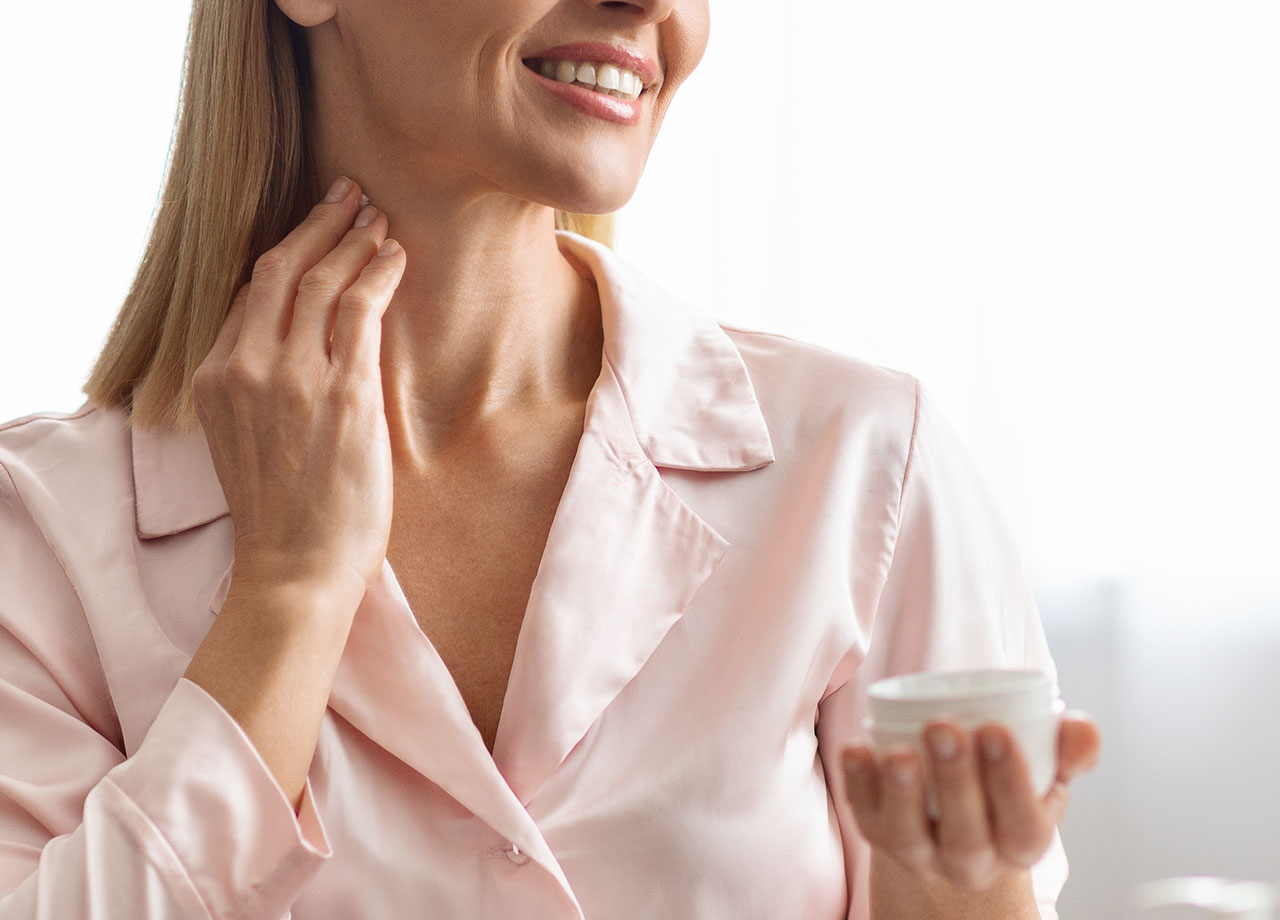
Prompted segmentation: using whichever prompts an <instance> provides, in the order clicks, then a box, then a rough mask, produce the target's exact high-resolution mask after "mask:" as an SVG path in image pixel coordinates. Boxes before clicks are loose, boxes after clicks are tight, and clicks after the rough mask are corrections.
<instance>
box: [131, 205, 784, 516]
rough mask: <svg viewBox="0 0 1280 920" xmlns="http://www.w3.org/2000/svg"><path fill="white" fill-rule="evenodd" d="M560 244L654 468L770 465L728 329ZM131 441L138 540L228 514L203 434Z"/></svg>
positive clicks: (615, 260) (580, 245) (637, 275)
mask: <svg viewBox="0 0 1280 920" xmlns="http://www.w3.org/2000/svg"><path fill="white" fill-rule="evenodd" d="M556 238H557V242H558V243H559V245H560V248H561V251H562V252H563V253H564V254H565V255H566V257H567V258H569V260H570V261H571V262H573V263H574V264H575V265H577V266H579V270H580V271H586V272H590V274H591V275H592V276H593V277H594V278H595V282H596V286H597V288H598V290H599V293H600V306H601V321H602V325H603V331H604V358H605V360H606V361H608V362H609V364H610V366H611V367H612V368H613V372H614V376H615V377H616V379H617V383H618V386H619V388H620V389H621V391H622V397H623V401H624V402H625V404H626V407H627V412H628V414H629V416H630V420H631V425H632V427H633V429H634V431H635V440H636V443H638V444H639V445H640V448H641V450H642V451H643V452H644V454H645V455H646V456H647V458H648V459H649V461H650V462H651V463H652V464H653V465H654V466H656V467H668V468H674V469H682V470H702V471H708V472H710V471H734V470H753V469H758V468H759V467H762V466H765V465H766V464H768V463H772V462H773V459H774V456H773V444H772V442H771V441H770V438H769V431H768V428H767V427H766V425H765V421H764V416H763V414H762V413H761V410H760V403H759V401H758V400H757V398H756V393H755V389H754V387H753V386H752V384H751V379H750V377H749V376H748V374H747V368H746V365H745V364H744V363H743V360H742V356H741V355H740V354H739V353H738V349H737V346H735V345H734V344H733V341H732V340H731V339H730V338H729V336H728V334H727V333H726V332H725V331H724V329H723V328H721V327H720V325H719V324H718V323H717V322H716V321H715V320H714V319H713V318H712V317H711V316H710V315H709V314H708V313H706V312H704V311H703V310H700V309H698V308H696V307H694V306H692V305H690V304H689V303H687V302H685V301H684V300H682V299H681V298H679V297H677V296H676V295H674V294H673V293H671V292H670V291H668V290H666V289H665V288H663V287H661V286H659V285H658V284H656V283H655V282H654V281H652V280H651V279H650V278H648V277H647V276H646V275H644V274H643V273H642V272H640V271H639V270H638V269H636V268H635V267H634V266H632V265H630V264H628V263H627V262H625V261H624V260H623V259H622V258H621V257H619V256H618V254H617V253H615V252H614V251H613V250H612V249H610V248H609V247H607V246H605V245H603V244H602V243H598V242H596V241H594V240H591V239H588V238H587V237H584V236H581V235H579V234H576V233H572V232H570V231H567V230H557V231H556ZM131 440H132V452H133V483H134V495H135V502H136V513H137V531H138V536H139V537H142V538H144V539H146V538H150V537H162V536H167V535H169V534H174V533H178V532H180V531H183V530H187V529H189V528H191V527H196V526H198V525H200V524H205V523H208V522H209V521H212V520H215V519H217V518H219V517H222V516H223V515H225V514H227V513H228V510H227V503H226V499H225V497H224V496H223V492H222V486H221V484H220V483H219V481H218V477H217V474H216V472H215V470H214V467H213V461H212V459H211V458H210V455H209V448H208V445H207V443H206V441H205V437H204V433H203V432H202V431H201V430H200V429H198V428H197V429H196V430H194V431H192V432H186V433H184V432H178V431H174V430H172V429H166V428H133V429H131Z"/></svg>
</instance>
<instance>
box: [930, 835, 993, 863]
mask: <svg viewBox="0 0 1280 920" xmlns="http://www.w3.org/2000/svg"><path fill="white" fill-rule="evenodd" d="M990 852H991V847H990V845H989V844H987V843H986V842H984V841H981V840H976V839H973V838H963V839H960V840H947V841H943V842H942V844H941V846H940V847H939V849H938V854H939V858H940V859H942V861H943V862H945V863H946V864H947V865H949V866H952V867H973V866H980V865H982V864H983V863H984V862H986V861H987V859H988V858H989V856H990Z"/></svg>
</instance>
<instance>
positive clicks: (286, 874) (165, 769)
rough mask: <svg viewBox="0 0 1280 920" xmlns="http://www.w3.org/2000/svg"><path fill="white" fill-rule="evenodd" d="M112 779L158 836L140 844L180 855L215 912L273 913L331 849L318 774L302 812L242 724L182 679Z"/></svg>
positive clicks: (283, 906)
mask: <svg viewBox="0 0 1280 920" xmlns="http://www.w3.org/2000/svg"><path fill="white" fill-rule="evenodd" d="M108 776H109V777H110V778H111V780H112V782H113V783H114V784H115V785H116V786H117V787H118V788H119V789H120V791H122V792H123V793H124V794H125V796H127V797H128V798H129V799H130V800H131V801H132V803H133V804H134V805H135V806H136V807H137V808H138V810H139V811H141V812H142V814H144V815H145V816H146V817H147V819H148V822H147V824H148V826H149V828H150V831H151V834H152V835H155V836H158V837H159V838H160V839H154V837H153V839H144V840H142V841H141V843H142V845H143V846H144V847H147V846H159V847H162V848H163V849H166V850H168V851H169V852H171V853H172V854H173V855H174V856H176V857H177V859H178V861H179V862H180V863H181V865H182V867H183V869H184V870H185V872H186V874H187V876H188V877H189V878H190V879H191V882H192V884H193V885H194V887H195V888H196V890H197V891H198V892H199V895H200V897H201V899H202V900H203V901H204V902H205V904H206V905H208V907H209V909H210V912H211V913H212V914H213V916H215V917H218V916H231V915H236V916H239V915H241V914H243V916H245V917H257V916H262V917H264V918H270V920H274V918H277V917H279V916H280V915H282V914H284V913H286V912H287V911H288V910H289V907H290V905H291V904H292V903H293V901H294V900H296V899H297V897H298V895H299V894H300V893H301V891H302V887H303V886H304V885H305V884H306V882H307V881H308V880H309V879H310V878H311V877H312V875H314V874H315V872H316V870H318V869H319V868H320V866H321V865H322V864H323V863H324V861H325V860H327V859H328V858H329V857H330V856H332V855H333V851H332V849H331V848H330V846H329V839H328V836H327V834H326V833H325V829H324V823H323V821H322V820H321V818H320V814H319V812H318V811H317V810H316V807H315V800H314V798H313V797H312V791H311V780H310V779H309V778H308V779H307V781H306V784H305V786H304V787H303V792H302V799H301V802H300V803H299V808H298V812H297V814H295V813H294V810H293V805H292V804H291V803H290V802H289V800H288V798H287V797H286V796H285V794H284V791H283V790H282V789H281V788H280V786H279V784H278V783H277V782H276V780H275V777H274V776H273V775H272V774H271V771H270V769H269V768H268V767H267V765H266V762H265V761H264V760H263V759H262V756H261V755H260V754H259V753H258V751H257V749H256V748H255V747H254V746H253V742H252V741H250V740H249V736H248V735H246V734H245V733H244V730H243V729H242V728H241V727H240V725H239V723H237V722H236V721H235V719H233V718H232V717H231V715H230V714H229V713H228V712H227V711H226V710H225V709H224V708H223V707H222V705H221V704H219V703H218V701H217V700H215V699H214V698H213V697H212V696H210V695H209V694H208V693H207V692H206V691H205V690H204V688H203V687H201V686H200V685H199V684H196V683H194V682H192V681H190V680H188V679H187V678H185V677H184V678H181V679H179V681H178V684H177V686H176V687H175V688H174V690H173V693H172V694H170V696H169V698H168V699H167V700H166V701H165V704H164V706H162V707H161V709H160V712H159V713H158V714H157V715H156V719H155V721H154V722H153V723H152V725H151V728H150V729H149V730H148V732H147V735H146V737H145V738H144V739H143V742H142V744H141V746H140V747H139V748H138V750H137V751H136V752H135V753H134V755H133V756H132V757H130V758H129V759H128V760H126V761H125V762H124V763H122V764H120V765H119V766H117V767H115V768H114V769H113V770H111V772H110V773H109V774H108ZM135 826H136V822H135ZM142 833H143V835H144V836H151V835H148V834H146V832H145V831H144V832H142Z"/></svg>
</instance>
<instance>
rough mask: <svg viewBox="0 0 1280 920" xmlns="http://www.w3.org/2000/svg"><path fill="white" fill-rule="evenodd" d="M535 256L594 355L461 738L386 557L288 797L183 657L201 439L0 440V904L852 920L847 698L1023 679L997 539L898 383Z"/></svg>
mask: <svg viewBox="0 0 1280 920" xmlns="http://www.w3.org/2000/svg"><path fill="white" fill-rule="evenodd" d="M557 240H558V243H559V245H560V248H561V251H562V252H563V253H564V255H565V257H566V258H567V259H568V260H569V261H570V262H571V263H572V264H574V266H575V267H576V268H577V269H578V270H579V271H580V272H582V273H584V275H586V276H588V277H591V278H593V279H594V280H595V282H596V285H597V287H598V290H599V293H600V301H601V311H602V314H601V316H602V321H603V327H604V334H605V344H604V353H603V355H602V362H601V369H600V374H599V377H598V379H597V380H596V382H595V385H594V388H593V389H592V391H591V395H590V397H589V400H588V403H587V408H586V418H585V428H584V431H583V434H582V438H581V440H580V442H579V444H578V448H577V453H576V455H575V458H574V461H573V466H572V470H571V472H570V475H569V480H568V483H567V485H566V487H565V490H564V493H563V495H562V497H561V500H560V504H559V506H558V508H557V511H556V514H555V519H554V522H553V524H552V527H551V531H550V535H549V537H548V540H547V545H546V548H545V551H544V553H543V556H542V559H541V562H540V565H539V568H538V571H537V576H536V578H535V580H534V582H533V588H532V591H531V594H530V597H529V602H528V606H527V609H526V612H525V618H524V621H523V624H522V627H521V630H520V635H519V641H518V644H517V648H516V652H515V660H514V664H513V666H512V670H511V676H510V683H509V685H508V687H507V690H506V695H505V700H504V705H503V709H502V716H501V721H500V723H499V725H498V730H497V740H496V744H495V747H494V750H493V754H492V756H491V755H490V754H489V751H488V750H487V748H486V747H485V744H484V741H483V739H482V738H481V735H480V733H479V731H478V730H477V729H476V727H475V725H474V723H473V722H472V721H471V718H470V715H469V713H468V711H467V708H466V705H465V703H464V702H463V699H462V697H461V695H460V694H459V692H458V690H457V686H456V685H455V683H454V681H453V679H452V677H451V676H450V674H449V672H448V669H447V668H446V667H445V665H444V663H443V662H442V660H441V658H440V656H439V655H438V654H437V653H436V650H435V648H434V647H433V645H432V644H431V641H430V639H429V638H428V637H427V636H425V635H424V634H423V632H422V630H421V629H420V628H419V626H418V624H417V621H416V620H415V618H414V615H413V613H412V611H411V610H410V609H409V607H408V605H407V603H406V601H405V598H404V594H403V592H402V591H401V589H400V587H399V584H398V582H397V579H396V573H395V572H394V571H393V570H392V568H391V566H390V564H389V563H386V562H384V563H383V567H382V571H381V574H380V575H379V577H378V579H377V581H376V582H375V583H374V585H373V586H372V588H371V589H370V590H369V592H368V593H367V594H366V596H365V598H364V600H363V602H362V603H361V605H360V607H359V609H358V611H357V612H356V615H355V619H354V621H353V624H352V628H351V632H350V636H349V639H348V641H347V645H346V647H345V650H344V652H343V655H342V659H341V663H340V666H339V669H338V673H337V676H336V679H335V682H334V686H333V691H332V695H331V697H330V700H329V707H328V710H327V711H326V713H325V716H324V719H323V723H322V726H321V731H320V737H319V742H318V745H317V748H316V753H315V757H314V759H313V761H312V763H311V767H310V773H309V776H308V779H307V784H306V788H305V790H304V794H303V799H302V805H301V808H300V809H299V811H298V813H296V814H295V812H294V810H293V808H292V807H291V805H290V803H289V802H288V801H287V800H286V798H285V796H284V794H283V792H282V791H281V790H280V788H279V786H278V785H277V784H276V783H275V781H274V779H273V778H272V776H271V774H270V772H269V771H268V770H267V768H266V766H265V764H264V763H263V761H262V759H261V758H260V757H259V756H258V754H257V752H256V751H255V750H254V748H253V746H252V744H251V743H250V742H249V740H248V737H247V736H246V735H245V734H244V733H243V732H242V731H241V730H240V728H239V726H238V725H237V724H236V723H235V721H234V720H233V719H232V718H231V717H230V716H229V715H228V714H227V713H226V711H225V710H223V709H222V708H221V706H220V705H219V704H218V703H217V702H216V701H215V700H214V699H213V698H212V697H210V696H209V695H208V694H207V693H205V692H204V691H203V690H202V689H201V688H200V687H199V686H198V685H196V684H194V683H192V682H190V681H188V680H186V679H185V678H183V677H182V674H183V672H184V671H185V670H186V667H187V664H188V663H189V661H190V660H191V658H192V656H193V655H194V654H195V651H196V649H197V648H198V647H199V645H200V642H201V640H202V638H203V637H204V635H205V633H206V632H207V631H208V629H209V627H210V625H211V624H212V623H213V622H214V619H215V618H216V617H217V615H218V611H219V609H220V606H221V604H222V601H223V598H224V597H225V593H226V590H227V585H228V582H229V579H230V573H231V563H232V526H231V519H230V516H229V514H228V511H227V505H226V501H225V499H224V496H223V493H222V489H221V486H220V484H219V482H218V479H217V476H216V475H215V473H214V468H213V465H212V462H211V460H210V456H209V450H208V446H207V444H206V442H205V439H204V436H203V434H202V433H200V432H199V431H196V432H194V433H191V434H185V435H184V434H179V433H177V432H174V431H169V430H164V429H141V428H139V429H133V428H131V427H130V426H129V424H128V421H127V419H126V417H125V415H124V414H123V413H122V411H121V410H119V409H116V408H104V407H98V406H94V405H91V404H86V405H85V406H83V407H81V408H80V409H79V410H78V411H76V412H73V413H67V414H61V413H43V414H38V415H33V416H28V417H26V418H23V419H18V420H15V421H13V422H10V423H8V424H6V425H4V426H0V465H2V469H0V920H36V918H39V920H67V918H73V917H74V918H79V920H124V918H128V920H162V918H163V920H178V918H184V920H185V918H202V920H213V918H218V920H221V918H235V920H280V918H294V920H394V918H400V917H405V918H408V917H413V918H440V920H445V918H448V920H470V918H474V920H498V918H522V920H674V918H682V920H869V907H868V870H869V859H870V854H869V851H868V848H867V845H866V842H865V840H864V839H863V838H862V837H861V835H860V834H859V832H858V828H857V825H856V823H855V821H854V819H853V816H852V814H851V812H850V810H849V808H848V806H847V804H846V803H845V800H844V796H843V788H842V787H843V782H842V778H841V771H840V766H839V755H840V752H841V750H842V749H843V748H844V747H845V746H846V745H848V744H850V743H852V742H854V741H855V740H859V739H861V738H862V737H863V734H864V733H863V730H862V719H863V717H864V716H865V714H866V709H867V702H866V691H867V688H868V686H869V685H870V684H871V683H872V682H873V681H875V680H877V679H879V678H881V677H885V676H890V675H893V674H900V673H905V672H910V671H918V670H926V669H936V670H948V669H962V668H975V667H1014V668H1036V669H1040V670H1044V671H1047V672H1049V673H1051V674H1054V675H1055V677H1056V671H1055V669H1054V663H1053V659H1052V657H1051V655H1050V652H1049V649H1048V647H1047V645H1046V642H1045V637H1044V632H1043V629H1042V626H1041V622H1040V619H1039V615H1038V613H1037V609H1036V604H1035V599H1034V597H1033V595H1032V592H1031V589H1030V587H1029V585H1028V583H1027V580H1026V578H1025V576H1024V574H1023V569H1022V566H1021V564H1020V561H1019V557H1018V553H1017V549H1016V547H1015V545H1014V542H1013V540H1012V536H1011V532H1010V528H1009V526H1008V524H1007V523H1006V520H1005V518H1004V516H1003V515H1002V513H1001V510H1000V509H999V507H998V506H997V504H996V502H995V501H994V500H993V497H992V492H991V490H990V489H989V488H988V486H987V485H986V484H985V482H984V481H983V479H982V477H981V474H980V472H979V471H978V469H977V468H976V465H975V463H974V461H973V459H972V457H971V455H970V454H969V452H968V450H967V448H966V446H965V444H964V442H963V441H962V439H961V437H960V436H959V434H958V433H957V432H955V431H954V429H953V428H952V427H951V426H950V425H949V424H948V422H947V421H946V420H945V418H944V417H943V416H942V415H941V414H940V412H939V411H938V408H937V405H936V403H935V402H934V400H933V399H932V398H931V396H930V393H929V391H928V390H927V389H925V388H924V387H922V385H921V384H920V381H919V380H917V379H916V378H915V377H913V376H912V375H910V374H908V373H904V372H901V371H897V370H893V369H889V368H885V367H881V366H877V365H874V364H871V363H869V362H867V361H864V360H861V359H858V358H855V357H851V356H848V355H844V354H840V353H837V352H834V351H831V350H828V349H825V348H822V347H819V346H817V345H815V344H810V343H806V342H801V341H797V340H794V339H791V338H787V337H785V336H781V335H776V334H771V333H768V332H761V331H754V330H748V329H742V328H737V327H734V326H729V325H725V324H722V323H719V322H717V321H716V320H715V319H713V318H712V317H711V316H710V315H709V313H707V312H706V311H704V310H702V309H699V308H696V307H694V306H693V305H691V304H689V303H687V302H686V301H684V300H683V299H681V298H680V297H678V296H676V295H674V294H673V293H671V292H670V291H668V290H666V289H665V288H663V287H662V286H660V285H658V284H657V283H655V282H654V281H652V280H650V279H649V278H648V277H647V276H646V275H645V274H644V273H642V272H641V271H639V270H638V269H637V268H636V267H634V266H633V265H631V264H630V263H628V262H627V261H625V260H624V259H623V258H621V257H620V256H619V255H618V254H617V253H615V252H613V251H612V250H610V249H608V248H607V247H605V246H603V245H601V244H599V243H596V242H594V241H592V240H589V239H587V238H585V237H582V236H579V235H577V234H574V233H571V232H568V231H557ZM420 564H422V565H430V564H431V560H430V559H423V560H421V563H420ZM1066 873H1067V863H1066V857H1065V854H1064V852H1063V848H1062V844H1061V840H1060V838H1057V837H1055V840H1054V844H1053V847H1052V848H1051V850H1050V851H1049V852H1048V853H1047V854H1046V855H1045V857H1044V858H1043V859H1042V860H1041V862H1040V863H1039V864H1038V865H1037V866H1036V867H1035V869H1034V870H1033V879H1034V883H1035V891H1036V896H1037V900H1038V901H1039V903H1040V909H1041V913H1042V914H1043V916H1044V917H1045V918H1047V920H1052V918H1056V916H1057V915H1056V912H1055V909H1054V903H1055V901H1056V899H1057V897H1058V894H1059V891H1060V890H1061V888H1062V885H1063V882H1064V881H1065V879H1066Z"/></svg>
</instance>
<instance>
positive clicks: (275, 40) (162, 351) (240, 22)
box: [84, 0, 616, 430]
mask: <svg viewBox="0 0 1280 920" xmlns="http://www.w3.org/2000/svg"><path fill="white" fill-rule="evenodd" d="M184 67H185V71H186V73H185V78H184V80H183V84H182V89H181V93H180V96H179V103H178V114H177V120H176V127H175V131H174V135H173V138H172V140H171V143H170V149H169V160H168V162H167V164H166V167H165V175H164V179H163V192H162V194H161V199H160V203H159V206H158V208H157V212H156V214H155V217H154V221H153V223H152V229H151V235H150V237H149V239H148V240H147V245H146V248H145V250H144V252H143V256H142V260H141V262H140V263H139V266H138V271H137V273H136V274H135V275H134V279H133V283H132V285H131V286H130V288H129V292H128V294H127V295H126V296H125V299H124V303H123V304H122V305H121V307H120V312H119V314H118V315H117V316H116V320H115V323H114V324H113V325H112V328H111V332H110V333H109V335H108V336H107V340H106V343H105V344H104V345H103V348H102V351H101V353H100V354H99V355H98V359H97V361H96V362H95V363H94V366H93V370H92V371H91V372H90V375H89V378H88V380H87V381H86V383H85V385H84V393H85V395H86V396H88V397H89V399H90V400H91V401H92V402H95V403H97V404H99V405H103V406H121V407H123V408H124V409H125V410H126V412H127V413H128V415H129V417H130V421H131V423H132V424H135V425H138V426H142V427H151V426H168V427H173V428H178V429H180V430H190V429H193V428H194V427H195V426H196V424H197V422H196V414H195V403H194V401H193V399H192V394H191V375H192V374H193V373H195V370H196V368H197V367H199V366H200V363H201V362H202V361H203V360H204V358H205V356H206V355H207V354H208V353H209V349H210V348H212V347H213V343H214V340H215V339H216V338H217V337H218V332H219V330H220V329H221V328H222V324H223V321H224V320H225V319H226V315H227V311H228V310H229V309H230V306H231V301H232V299H233V297H234V296H235V293H236V291H238V290H239V289H240V287H241V286H242V285H244V284H246V283H247V282H248V281H249V279H250V277H251V275H252V272H253V264H254V262H255V261H257V258H258V256H259V255H261V254H262V253H264V252H266V251H267V250H268V249H270V248H271V247H273V246H275V245H276V244H277V243H278V242H280V240H282V239H284V237H285V236H286V235H287V234H288V233H289V231H290V230H292V229H293V228H294V227H295V226H297V225H298V224H299V223H300V222H301V221H302V219H303V217H304V216H305V215H306V214H307V212H308V211H309V210H310V209H311V207H312V205H313V204H314V202H316V201H318V200H319V199H320V197H321V195H322V193H323V192H322V190H321V189H320V188H319V186H318V183H319V177H317V176H316V172H315V166H314V163H313V161H312V159H311V156H310V151H309V150H308V149H307V146H306V144H305V143H304V132H303V126H304V113H305V111H306V104H307V102H308V100H309V99H310V93H311V77H310V60H309V56H308V54H307V45H306V39H305V36H304V34H303V30H302V29H301V28H300V27H299V26H297V25H296V24H295V23H293V22H292V21H290V20H289V19H288V17H286V16H285V15H284V14H283V13H282V12H281V11H280V9H279V8H278V7H277V6H276V4H275V2H274V0H249V2H246V0H195V2H194V4H193V7H192V11H191V21H190V24H189V29H188V32H187V45H186V52H185V58H184ZM615 221H616V218H615V215H613V214H571V213H569V212H565V211H556V214H555V226H556V228H557V229H560V230H571V231H573V232H575V233H580V234H582V235H583V236H587V237H590V238H592V239H594V240H597V241H598V242H601V243H603V244H604V245H606V246H612V245H613V236H614V228H615V225H616V223H615Z"/></svg>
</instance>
